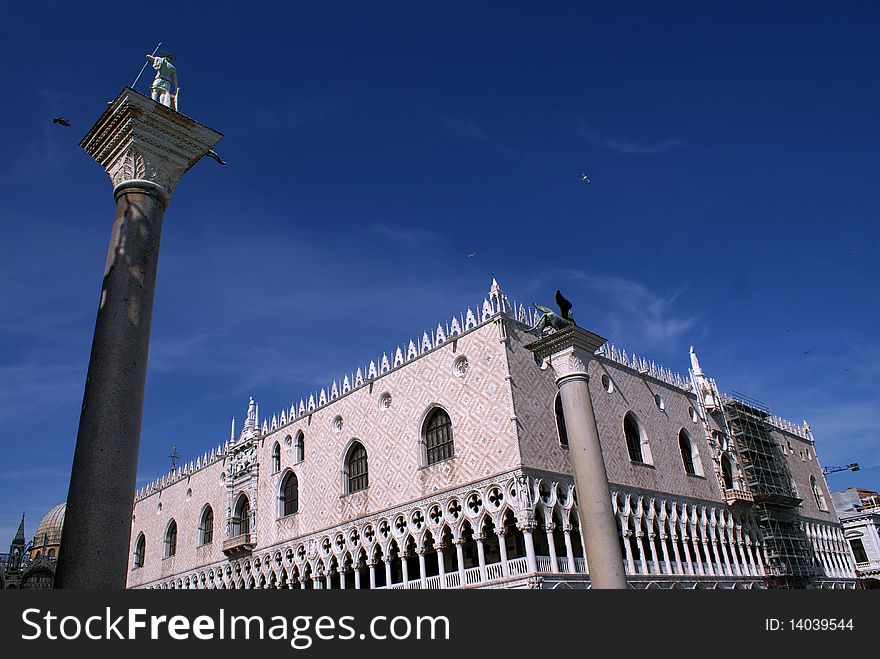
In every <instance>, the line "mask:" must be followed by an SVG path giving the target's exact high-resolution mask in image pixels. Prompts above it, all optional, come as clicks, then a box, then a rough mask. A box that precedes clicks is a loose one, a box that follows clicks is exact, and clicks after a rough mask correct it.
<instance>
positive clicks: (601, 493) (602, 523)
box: [559, 374, 627, 589]
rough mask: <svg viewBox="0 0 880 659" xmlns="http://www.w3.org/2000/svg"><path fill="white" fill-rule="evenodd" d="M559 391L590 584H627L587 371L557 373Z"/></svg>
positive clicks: (619, 586) (619, 585)
mask: <svg viewBox="0 0 880 659" xmlns="http://www.w3.org/2000/svg"><path fill="white" fill-rule="evenodd" d="M559 395H560V397H561V399H562V409H563V413H564V414H565V427H566V430H567V433H568V442H569V447H570V448H569V454H570V456H571V461H572V466H573V467H574V469H573V471H574V479H575V487H576V488H577V494H578V508H577V509H578V518H579V519H580V525H581V528H582V529H584V545H585V546H584V551H585V553H586V556H587V560H588V561H589V564H590V583H591V587H592V588H616V589H619V588H626V587H627V583H626V574H625V572H624V568H623V557H622V556H621V553H620V540H619V534H618V530H617V524H616V523H615V520H614V513H613V511H612V508H611V494H610V490H609V487H608V474H607V473H606V471H605V460H604V459H603V457H602V445H601V444H600V442H599V431H598V428H597V427H596V418H595V415H594V412H593V401H592V400H591V398H590V387H589V383H588V380H587V377H586V374H583V376H569V377H566V378H563V379H561V380H560V381H559Z"/></svg>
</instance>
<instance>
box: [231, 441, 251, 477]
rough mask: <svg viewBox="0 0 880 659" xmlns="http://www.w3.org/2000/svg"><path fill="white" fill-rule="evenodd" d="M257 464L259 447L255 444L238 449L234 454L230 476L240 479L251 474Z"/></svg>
mask: <svg viewBox="0 0 880 659" xmlns="http://www.w3.org/2000/svg"><path fill="white" fill-rule="evenodd" d="M256 464H257V447H256V445H255V444H253V443H249V444H246V445H244V446H242V447H240V448H238V447H237V448H236V449H235V451H234V452H233V454H232V464H230V466H229V472H230V474H231V475H232V476H233V477H235V478H240V477H242V476H244V475H246V474H248V473H250V472H251V471H252V470H253V468H254V466H255V465H256Z"/></svg>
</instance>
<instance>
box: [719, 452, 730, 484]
mask: <svg viewBox="0 0 880 659" xmlns="http://www.w3.org/2000/svg"><path fill="white" fill-rule="evenodd" d="M721 481H722V482H723V483H724V489H725V490H732V489H733V463H732V462H731V461H730V458H729V457H727V455H722V456H721Z"/></svg>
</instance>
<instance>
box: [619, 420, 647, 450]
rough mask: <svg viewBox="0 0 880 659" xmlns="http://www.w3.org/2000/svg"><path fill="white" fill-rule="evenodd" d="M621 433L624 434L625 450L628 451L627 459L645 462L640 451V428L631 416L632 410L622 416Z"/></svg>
mask: <svg viewBox="0 0 880 659" xmlns="http://www.w3.org/2000/svg"><path fill="white" fill-rule="evenodd" d="M623 434H624V435H626V450H627V451H628V452H629V459H630V460H632V461H633V462H647V461H646V460H645V456H644V454H643V453H642V443H643V441H642V429H641V428H639V423H638V421H636V418H635V417H634V416H633V414H632V412H627V413H626V416H625V417H623Z"/></svg>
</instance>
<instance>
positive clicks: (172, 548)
mask: <svg viewBox="0 0 880 659" xmlns="http://www.w3.org/2000/svg"><path fill="white" fill-rule="evenodd" d="M176 553H177V522H175V521H174V520H173V519H172V520H171V522H169V524H168V528H167V529H165V558H171V557H172V556H174V554H176Z"/></svg>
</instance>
